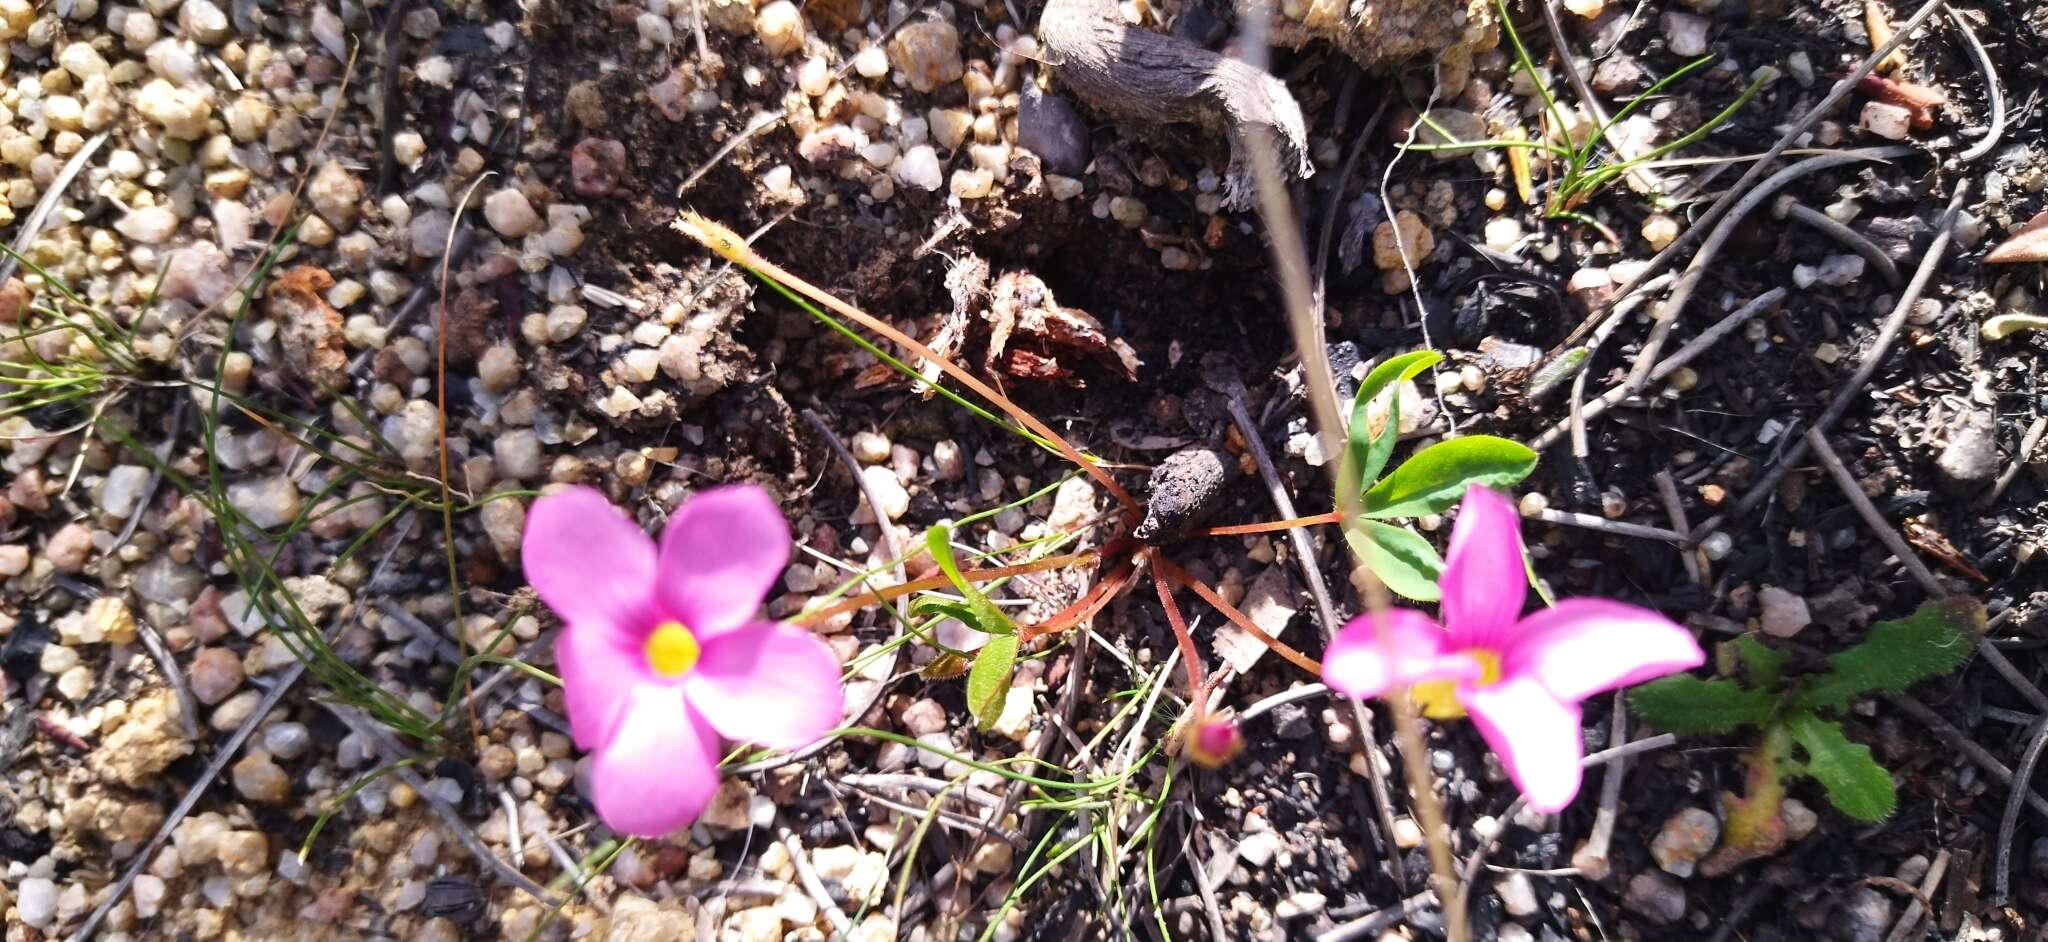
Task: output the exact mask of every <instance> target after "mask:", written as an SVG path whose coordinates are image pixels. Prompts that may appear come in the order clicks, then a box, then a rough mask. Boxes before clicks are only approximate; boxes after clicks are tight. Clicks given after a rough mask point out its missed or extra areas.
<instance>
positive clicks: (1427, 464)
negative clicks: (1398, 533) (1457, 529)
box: [1365, 435, 1537, 518]
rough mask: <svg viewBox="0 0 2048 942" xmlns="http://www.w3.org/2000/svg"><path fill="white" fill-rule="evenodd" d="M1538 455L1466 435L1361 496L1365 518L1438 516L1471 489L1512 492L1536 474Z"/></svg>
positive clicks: (1404, 465) (1425, 453)
mask: <svg viewBox="0 0 2048 942" xmlns="http://www.w3.org/2000/svg"><path fill="white" fill-rule="evenodd" d="M1536 460H1537V459H1536V453H1535V452H1533V451H1530V450H1529V448H1528V446H1526V445H1523V444H1522V443H1520V442H1513V441H1509V440H1507V439H1505V438H1498V437H1495V436H1492V435H1467V436H1465V437H1463V438H1453V439H1450V440H1448V441H1442V442H1438V443H1436V444H1434V445H1431V446H1429V447H1428V448H1424V449H1423V450H1421V451H1419V452H1417V453H1415V454H1414V455H1412V456H1410V457H1409V459H1408V460H1407V461H1403V462H1401V464H1400V466H1399V467H1396V468H1395V469H1394V471H1393V473H1392V474H1389V475H1387V476H1386V479H1385V480H1382V481H1380V482H1379V483H1378V484H1375V485H1373V486H1372V489H1371V490H1369V491H1366V492H1365V515H1366V516H1368V517H1380V518H1385V517H1420V516H1422V515H1424V514H1433V513H1442V512H1443V511H1445V510H1448V509H1450V508H1451V506H1452V505H1453V504H1456V503H1457V502H1458V500H1459V498H1462V497H1464V496H1465V489H1466V488H1468V487H1471V486H1473V485H1475V484H1478V485H1483V486H1485V487H1501V488H1504V487H1511V486H1513V485H1516V484H1519V483H1521V481H1522V479H1523V478H1526V477H1528V476H1529V472H1531V471H1534V470H1536Z"/></svg>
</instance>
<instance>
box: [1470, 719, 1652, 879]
mask: <svg viewBox="0 0 2048 942" xmlns="http://www.w3.org/2000/svg"><path fill="white" fill-rule="evenodd" d="M1677 741H1678V737H1677V736H1674V735H1672V734H1670V733H1658V734H1657V735H1655V736H1646V737H1644V738H1642V739H1638V740H1636V741H1634V742H1631V743H1628V744H1626V745H1621V746H1616V747H1614V748H1612V749H1602V750H1600V751H1599V752H1596V753H1593V754H1592V755H1590V756H1587V757H1585V758H1583V759H1580V760H1579V768H1582V769H1590V768H1593V767H1595V766H1601V765H1606V764H1607V763H1609V762H1618V761H1621V760H1623V759H1627V758H1630V757H1632V756H1637V755H1641V754H1643V753H1645V752H1650V751H1652V750H1656V749H1662V748H1664V747H1665V746H1669V745H1671V744H1672V743H1675V742H1677ZM1527 803H1528V797H1527V796H1525V795H1516V796H1515V800H1514V801H1512V802H1509V803H1508V807H1507V810H1506V811H1503V812H1501V813H1500V814H1497V815H1494V816H1493V817H1494V820H1496V821H1510V820H1513V819H1514V817H1515V815H1517V814H1520V813H1521V811H1522V806H1523V805H1525V804H1527ZM1497 842H1498V839H1497V838H1489V839H1487V840H1483V841H1480V842H1479V846H1478V847H1475V848H1473V849H1472V856H1470V857H1467V858H1465V872H1464V879H1465V884H1466V885H1467V886H1470V885H1471V883H1472V880H1473V878H1475V877H1477V876H1478V875H1479V868H1480V866H1481V865H1483V864H1485V863H1486V855H1487V854H1489V853H1492V852H1493V845H1494V844H1495V843H1497Z"/></svg>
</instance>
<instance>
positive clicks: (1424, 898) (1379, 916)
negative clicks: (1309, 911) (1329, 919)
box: [1316, 890, 1436, 942]
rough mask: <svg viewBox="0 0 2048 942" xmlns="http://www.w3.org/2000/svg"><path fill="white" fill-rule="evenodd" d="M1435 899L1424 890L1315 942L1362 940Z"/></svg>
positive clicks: (1354, 920)
mask: <svg viewBox="0 0 2048 942" xmlns="http://www.w3.org/2000/svg"><path fill="white" fill-rule="evenodd" d="M1435 899H1436V894H1435V893H1434V892H1431V891H1429V890H1424V891H1422V892H1420V893H1417V894H1415V895H1414V896H1410V897H1408V898H1407V899H1404V900H1402V901H1401V902H1399V903H1397V904H1395V905H1392V906H1389V907H1387V908H1385V909H1381V910H1377V911H1375V912H1369V913H1366V914H1365V915H1363V916H1360V917H1358V918H1356V919H1353V920H1351V921H1350V922H1347V923H1345V924H1343V925H1341V926H1338V927H1337V928H1335V929H1331V930H1329V931H1328V932H1325V933H1323V934H1322V935H1319V936H1316V942H1350V940H1352V939H1362V938H1364V937H1366V936H1369V935H1372V934H1373V933H1375V932H1382V931H1385V930H1387V929H1392V928H1393V927H1394V926H1396V925H1399V924H1400V922H1401V920H1403V919H1406V918H1408V917H1409V916H1412V915H1414V914H1416V913H1417V912H1420V911H1421V910H1422V907H1424V906H1427V905H1429V903H1430V902H1431V901H1432V900H1435Z"/></svg>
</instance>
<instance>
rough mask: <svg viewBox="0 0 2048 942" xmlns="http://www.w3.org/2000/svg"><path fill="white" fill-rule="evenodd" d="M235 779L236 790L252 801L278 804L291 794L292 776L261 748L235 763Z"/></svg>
mask: <svg viewBox="0 0 2048 942" xmlns="http://www.w3.org/2000/svg"><path fill="white" fill-rule="evenodd" d="M234 779H235V791H236V792H237V793H238V794H240V795H241V796H242V797H243V798H247V799H249V800H250V801H255V802H262V803H264V804H277V803H278V802H281V801H284V800H285V797H286V796H288V795H290V794H291V786H292V783H291V776H289V775H286V774H285V771H284V770H283V769H281V768H278V766H277V762H276V761H274V760H272V759H271V758H270V753H268V752H265V751H263V750H261V749H258V750H255V751H253V752H250V753H249V754H248V755H246V756H243V757H242V759H241V761H239V762H236V763H235V767H234Z"/></svg>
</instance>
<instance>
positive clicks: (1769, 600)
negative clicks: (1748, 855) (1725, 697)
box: [1679, 585, 1813, 876]
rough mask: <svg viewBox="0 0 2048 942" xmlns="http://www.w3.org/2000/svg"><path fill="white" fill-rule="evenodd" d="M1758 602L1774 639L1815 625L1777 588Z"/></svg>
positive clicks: (1798, 601) (1801, 604)
mask: <svg viewBox="0 0 2048 942" xmlns="http://www.w3.org/2000/svg"><path fill="white" fill-rule="evenodd" d="M1756 601H1757V608H1758V610H1759V611H1758V617H1757V621H1758V622H1759V624H1760V626H1761V627H1762V628H1763V630H1764V634H1767V635H1770V636H1771V637H1773V638H1790V637H1792V636H1793V635H1796V634H1798V633H1799V632H1800V631H1801V630H1803V629H1805V627H1806V626H1807V625H1810V624H1812V623H1813V613H1812V612H1811V611H1809V610H1808V608H1807V605H1806V600H1805V599H1804V598H1801V597H1800V596H1798V595H1797V594H1794V593H1792V592H1788V591H1786V590H1784V589H1781V588H1779V587H1777V586H1774V585H1767V586H1764V587H1763V588H1762V589H1760V590H1758V591H1757V594H1756ZM1684 875H1685V874H1682V873H1681V874H1679V876H1684Z"/></svg>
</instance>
